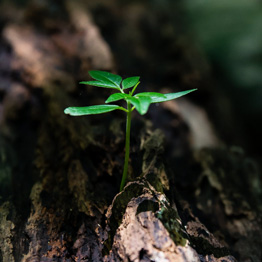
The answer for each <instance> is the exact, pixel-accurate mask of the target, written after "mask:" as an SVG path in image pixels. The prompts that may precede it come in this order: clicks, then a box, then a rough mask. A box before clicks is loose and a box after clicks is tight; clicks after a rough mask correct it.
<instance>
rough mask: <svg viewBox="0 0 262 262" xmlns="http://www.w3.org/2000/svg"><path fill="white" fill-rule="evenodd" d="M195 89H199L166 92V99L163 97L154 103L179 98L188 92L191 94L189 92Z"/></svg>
mask: <svg viewBox="0 0 262 262" xmlns="http://www.w3.org/2000/svg"><path fill="white" fill-rule="evenodd" d="M195 90H197V89H190V90H186V91H182V92H177V93H169V94H164V95H165V99H163V100H162V101H158V102H154V103H161V102H165V101H170V100H173V99H176V98H179V97H181V96H184V95H187V94H189V93H191V92H193V91H195Z"/></svg>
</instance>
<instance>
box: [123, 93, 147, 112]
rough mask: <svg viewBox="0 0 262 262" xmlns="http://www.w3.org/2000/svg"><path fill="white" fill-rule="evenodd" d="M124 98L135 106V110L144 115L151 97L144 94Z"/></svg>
mask: <svg viewBox="0 0 262 262" xmlns="http://www.w3.org/2000/svg"><path fill="white" fill-rule="evenodd" d="M126 100H127V101H129V102H130V103H131V104H132V105H133V106H135V108H136V110H137V111H138V112H139V114H141V115H144V114H145V113H146V112H147V111H148V108H149V106H150V104H151V99H150V98H149V97H146V96H141V97H134V96H130V97H128V98H127V99H126Z"/></svg>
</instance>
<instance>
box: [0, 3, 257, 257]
mask: <svg viewBox="0 0 262 262" xmlns="http://www.w3.org/2000/svg"><path fill="white" fill-rule="evenodd" d="M116 3H117V2H115V1H114V4H116ZM38 4H39V3H38ZM38 4H37V2H35V1H32V2H31V6H29V7H28V8H27V9H26V10H25V12H24V13H23V15H21V14H20V13H19V11H18V10H16V9H13V10H12V12H13V18H12V17H11V18H10V17H8V16H4V17H5V20H4V21H3V22H2V23H3V24H2V32H1V43H0V44H1V49H0V52H1V54H2V57H4V59H5V65H6V66H5V72H6V74H2V75H1V76H0V77H1V78H4V79H5V80H8V81H6V83H7V84H6V85H3V87H2V86H1V88H2V89H1V90H3V91H1V92H2V97H3V98H2V99H1V103H0V114H1V115H0V120H1V123H0V125H1V134H0V145H1V148H0V154H1V155H0V161H1V162H0V172H1V177H0V181H1V185H0V193H1V198H0V201H1V202H0V203H1V206H0V218H1V219H0V250H1V252H0V261H3V262H7V261H8V262H12V261H23V262H31V261H41V262H44V261H45V262H49V261H50V262H51V261H57V262H58V261H66V262H69V261H132V262H135V261H184V262H189V261H235V258H234V257H233V256H232V254H233V253H232V252H235V253H234V254H233V255H235V254H236V255H237V256H238V257H240V258H243V257H245V256H247V254H248V253H249V252H250V250H251V248H252V247H253V248H254V249H255V250H257V246H259V245H260V243H261V242H260V241H261V238H260V236H261V232H262V231H261V226H260V224H259V215H258V214H260V213H259V212H261V209H259V208H257V207H258V205H255V207H254V206H252V202H253V203H254V199H259V197H258V196H259V194H260V191H259V187H257V186H255V185H253V184H250V187H249V188H248V189H247V191H246V192H250V190H253V189H256V190H255V191H254V190H253V191H252V192H253V195H252V198H250V199H246V198H245V190H244V189H243V188H241V185H240V184H237V186H236V187H234V186H232V184H234V183H235V182H236V181H235V180H230V179H233V177H234V175H233V174H234V173H235V172H238V171H240V170H241V171H242V172H243V173H242V175H243V177H245V175H246V174H247V173H245V172H246V169H245V167H246V166H243V168H241V169H240V170H239V169H235V168H236V166H238V165H239V163H240V162H241V161H242V160H243V159H244V160H245V159H246V158H245V157H244V155H241V154H240V155H237V154H235V155H234V154H233V155H232V153H230V151H228V150H226V149H225V150H224V151H221V150H216V149H214V150H213V151H212V150H211V151H208V150H207V151H200V152H199V151H198V152H196V156H195V158H194V157H193V155H192V154H191V153H190V152H191V147H190V135H189V134H190V131H189V130H188V128H187V127H186V126H187V124H186V123H185V121H184V119H183V117H182V116H181V115H179V114H178V113H174V112H173V111H172V110H169V109H168V108H164V107H163V108H161V109H160V112H161V118H164V119H165V120H166V121H168V120H169V119H170V118H172V119H173V120H174V119H175V120H176V121H175V123H173V124H174V126H175V128H174V129H171V132H170V133H171V134H172V137H173V140H172V142H171V143H170V144H169V145H165V137H167V136H165V135H164V133H163V131H161V130H159V129H156V130H155V129H154V128H153V126H152V123H151V122H150V121H149V120H143V119H141V118H140V117H139V116H137V115H135V116H134V119H133V122H132V129H133V130H135V131H133V132H131V153H130V165H129V170H128V183H127V185H126V186H125V188H124V189H123V191H121V192H119V185H120V181H121V174H122V168H123V163H124V137H125V135H124V129H125V123H124V117H125V116H124V114H122V112H113V113H112V114H106V115H99V116H92V117H81V118H73V117H69V116H66V115H64V113H63V110H64V108H66V107H67V106H73V105H86V104H88V105H89V104H91V103H94V104H99V103H103V102H104V100H105V98H106V97H107V96H108V95H109V92H108V90H104V89H99V90H98V89H95V88H92V87H90V88H89V89H83V88H82V87H78V86H77V82H78V81H79V80H87V79H88V74H87V72H88V70H91V69H99V70H110V71H112V72H116V64H115V62H114V59H113V55H112V52H111V50H110V48H109V45H108V43H107V42H106V41H105V40H104V38H103V37H102V36H101V34H100V32H99V30H98V27H97V26H96V24H95V23H94V22H93V21H92V16H91V14H90V13H89V11H90V10H91V11H93V12H94V9H93V7H92V4H91V6H90V7H89V8H90V9H88V8H87V7H86V6H81V5H80V2H78V1H76V2H74V5H72V2H71V1H65V2H63V3H61V2H59V3H57V4H54V6H52V5H41V6H39V5H38ZM101 4H105V10H107V8H109V7H108V3H107V4H106V3H104V2H103V1H101ZM60 5H61V6H60ZM51 7H53V8H51ZM114 8H115V6H114V5H112V6H111V7H110V8H109V10H107V11H108V12H109V13H108V14H109V15H110V16H111V15H113V14H114V12H113V10H115V9H114ZM128 8H131V6H129V7H128ZM133 8H138V9H139V10H140V12H145V10H146V9H145V7H143V6H141V5H139V4H137V6H133ZM143 8H144V9H143ZM1 10H3V9H1ZM59 10H60V11H61V10H63V12H59ZM1 12H2V11H1ZM16 12H17V13H16ZM111 12H112V13H111ZM18 14H20V16H19V15H18ZM43 14H44V16H43ZM139 14H140V15H141V14H142V13H139ZM14 17H16V19H18V20H15V19H14ZM40 17H41V19H40ZM132 21H133V20H132ZM132 21H131V22H132ZM32 22H34V26H33V25H32ZM133 22H134V21H133ZM133 22H132V23H133ZM132 23H131V25H132V26H133V25H134V24H132ZM184 58H185V57H184ZM184 58H183V57H182V58H181V59H182V60H183V59H184ZM1 70H2V71H3V69H2V68H1ZM181 77H182V76H181ZM2 83H5V82H4V81H2ZM172 106H174V104H171V107H172ZM174 107H175V106H174ZM151 116H152V115H151ZM113 118H114V119H113ZM156 119H159V115H156V117H155V118H154V117H153V120H156ZM174 130H175V132H173V131H174ZM169 131H170V129H169ZM172 132H173V133H172ZM169 141H170V140H169ZM173 143H175V145H176V146H174V149H175V150H173V151H172V147H173V145H174V144H173ZM165 147H167V148H168V150H169V151H168V152H169V153H170V154H169V157H170V156H172V157H173V158H169V160H170V159H171V162H168V161H167V158H168V157H167V155H166V151H165V150H164V148H165ZM171 152H172V153H171ZM178 152H185V154H184V155H183V156H184V157H181V155H179V154H178ZM210 159H211V160H210ZM241 159H242V160H241ZM178 161H179V164H178V165H175V168H173V166H174V164H177V162H178ZM216 161H217V162H216ZM228 161H229V162H228ZM183 163H184V164H185V165H184V166H183ZM214 163H216V164H215V165H214ZM250 163H253V162H252V161H251V162H250V161H249V162H248V161H247V165H251V167H252V168H253V169H252V168H251V169H252V170H253V172H252V175H253V176H254V178H255V179H257V178H258V177H259V175H258V173H257V171H256V170H255V167H254V165H253V164H250ZM251 169H249V170H251ZM231 171H232V172H231ZM225 173H226V174H228V176H225V175H224V174H225ZM228 181H231V186H230V187H229V186H228ZM210 201H214V202H212V203H211V206H210ZM239 203H240V205H239ZM237 207H239V208H237ZM256 208H257V209H256ZM200 219H203V221H204V222H202V223H201V222H200ZM216 219H217V220H218V223H214V220H216ZM245 225H247V227H246V228H245ZM215 228H216V229H217V231H216V230H215ZM243 230H244V232H243ZM254 231H256V236H254V235H252V232H254ZM245 238H247V239H248V240H249V241H250V244H249V245H248V243H246V242H245ZM251 243H252V247H251ZM243 245H244V246H245V247H246V250H245V252H243V253H241V247H242V246H243ZM236 252H239V253H236ZM253 256H254V261H256V258H259V254H258V252H254V254H253ZM240 261H241V260H240Z"/></svg>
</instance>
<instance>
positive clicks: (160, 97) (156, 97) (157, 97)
mask: <svg viewBox="0 0 262 262" xmlns="http://www.w3.org/2000/svg"><path fill="white" fill-rule="evenodd" d="M195 90H197V89H190V90H187V91H182V92H177V93H169V94H161V93H156V92H144V93H139V94H136V95H135V97H142V96H145V97H150V99H151V103H161V102H166V101H170V100H173V99H176V98H178V97H181V96H184V95H186V94H188V93H191V92H193V91H195Z"/></svg>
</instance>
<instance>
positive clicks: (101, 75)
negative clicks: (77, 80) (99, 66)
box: [88, 70, 122, 89]
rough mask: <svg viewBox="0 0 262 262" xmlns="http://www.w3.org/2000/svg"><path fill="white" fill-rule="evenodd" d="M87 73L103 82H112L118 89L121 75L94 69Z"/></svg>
mask: <svg viewBox="0 0 262 262" xmlns="http://www.w3.org/2000/svg"><path fill="white" fill-rule="evenodd" d="M88 73H89V75H90V76H92V77H93V78H94V79H96V80H98V81H101V82H103V83H108V84H113V85H114V86H115V87H117V88H118V89H120V83H121V81H122V77H121V76H119V75H114V74H111V73H109V72H105V71H96V70H92V71H89V72H88Z"/></svg>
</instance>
